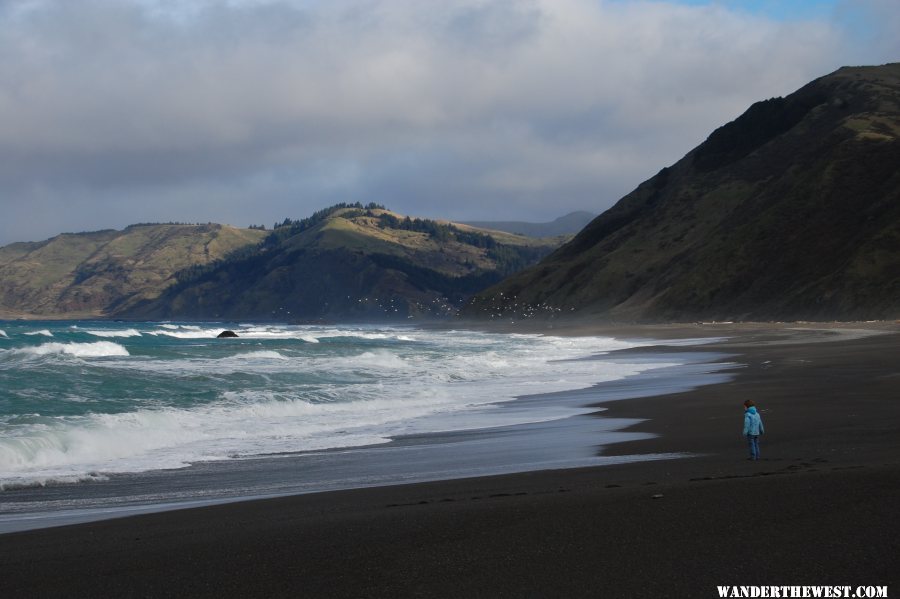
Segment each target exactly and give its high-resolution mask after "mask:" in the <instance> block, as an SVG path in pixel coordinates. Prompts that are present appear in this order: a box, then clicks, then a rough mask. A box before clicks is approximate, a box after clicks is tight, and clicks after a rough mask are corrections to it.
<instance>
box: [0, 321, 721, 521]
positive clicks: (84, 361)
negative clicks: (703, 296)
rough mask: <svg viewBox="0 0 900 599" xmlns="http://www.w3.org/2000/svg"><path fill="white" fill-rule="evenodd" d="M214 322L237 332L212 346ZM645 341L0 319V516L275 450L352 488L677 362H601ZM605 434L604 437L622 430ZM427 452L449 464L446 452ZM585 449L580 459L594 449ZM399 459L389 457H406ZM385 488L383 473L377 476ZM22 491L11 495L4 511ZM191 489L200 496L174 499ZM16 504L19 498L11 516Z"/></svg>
mask: <svg viewBox="0 0 900 599" xmlns="http://www.w3.org/2000/svg"><path fill="white" fill-rule="evenodd" d="M226 328H227V329H231V330H234V331H236V332H237V334H238V337H237V338H232V339H217V338H216V335H217V334H218V333H219V332H221V331H222V330H224V329H226ZM653 343H654V342H652V341H634V340H631V341H628V340H617V339H612V338H609V337H577V338H573V337H554V336H546V335H516V334H495V333H484V332H477V331H470V330H430V329H428V330H426V329H419V328H415V327H402V326H293V325H278V324H267V325H259V324H240V323H221V324H219V323H216V324H209V323H155V322H148V323H112V322H23V321H16V322H0V502H2V501H3V500H4V499H6V500H9V502H8V503H6V504H5V505H6V509H5V510H4V509H3V508H2V507H0V513H2V512H4V511H6V512H7V513H8V512H10V511H16V510H18V511H22V510H24V509H26V508H24V507H22V505H25V504H27V509H28V510H35V509H62V508H71V507H72V505H71V502H70V503H66V498H69V499H71V498H72V497H80V496H81V495H83V494H84V493H86V491H84V490H83V488H84V485H88V486H89V487H90V488H91V489H92V491H91V492H92V493H96V492H97V491H94V490H93V489H105V488H108V489H112V488H113V487H114V486H115V485H114V484H113V482H115V483H116V484H120V481H121V480H141V481H147V480H149V479H150V478H153V477H160V476H162V474H160V473H173V472H180V473H181V474H179V475H178V476H181V477H182V478H179V479H178V481H179V482H177V483H173V482H171V481H170V483H167V484H168V485H169V486H172V487H174V486H180V487H184V486H185V480H186V479H184V476H186V475H185V474H184V472H191V471H192V470H191V468H190V467H191V466H193V468H194V470H193V471H196V472H203V473H209V472H212V471H215V472H229V473H231V474H229V476H230V477H231V478H232V479H235V480H236V479H237V478H240V476H239V475H235V473H236V472H239V471H240V472H248V471H249V469H248V464H251V465H255V466H254V468H255V469H256V470H258V469H259V467H258V466H259V465H260V464H263V463H264V462H265V460H267V459H268V460H270V462H265V463H274V462H271V460H272V459H273V457H275V456H301V457H302V456H306V458H307V459H306V461H305V462H300V464H301V467H300V468H299V471H302V472H306V473H307V475H309V474H308V473H309V472H313V470H314V469H312V468H310V469H304V468H302V464H313V463H314V459H313V458H316V459H319V458H320V457H321V456H322V455H331V456H336V455H340V456H342V457H340V458H337V457H332V458H329V459H332V460H335V459H341V460H344V461H347V460H350V461H352V458H351V457H347V456H353V455H357V454H358V455H363V454H364V455H365V456H367V457H366V458H365V459H364V460H363V461H364V462H365V464H367V465H360V466H358V467H355V468H356V470H355V471H354V472H356V474H354V476H356V477H357V478H358V477H359V476H360V474H365V473H370V472H372V471H374V470H377V469H378V466H377V465H378V464H380V463H381V462H380V460H383V459H387V460H388V461H390V460H391V459H394V458H390V457H389V456H390V455H391V454H390V453H388V452H381V453H378V452H375V453H373V452H372V451H371V448H379V447H384V448H389V447H391V442H392V440H396V439H416V438H423V436H425V437H427V436H429V435H431V436H432V437H433V438H439V437H434V435H441V434H444V435H446V434H451V433H453V434H460V433H461V432H464V431H469V432H470V433H475V432H478V433H479V434H480V432H483V431H494V432H495V433H496V432H497V431H511V430H520V431H521V430H526V429H527V427H538V426H543V429H544V430H549V429H548V428H547V424H548V423H559V422H562V421H565V420H567V419H570V417H573V416H576V415H579V414H585V413H587V412H589V411H590V410H589V409H588V408H586V407H585V406H586V402H585V401H584V399H581V400H579V401H531V402H528V401H522V400H519V401H514V400H515V399H516V398H517V397H521V396H530V395H533V394H547V393H551V394H553V393H556V394H560V393H561V392H568V393H570V396H569V397H572V396H571V392H575V391H577V390H583V389H587V388H590V387H591V386H592V385H595V384H597V383H607V384H611V383H614V382H615V381H624V380H629V381H631V380H637V379H642V378H643V380H650V379H649V378H647V377H652V376H653V373H657V375H661V374H662V373H671V372H673V370H672V369H673V368H679V367H682V368H683V367H684V366H685V363H686V362H689V361H690V360H688V359H686V358H685V357H675V356H672V355H668V356H657V357H655V358H642V359H638V358H632V359H609V360H605V359H603V356H604V355H609V352H613V351H615V350H619V349H626V348H629V347H635V346H639V345H652V344H653ZM684 343H686V344H691V343H692V342H691V341H687V342H684ZM589 358H590V359H589ZM695 361H696V362H700V360H699V359H698V360H695ZM702 370H703V372H710V371H711V370H715V368H711V367H709V365H708V364H706V366H704V367H703V368H702ZM692 372H693V373H694V374H697V372H699V371H696V372H695V371H692ZM706 382H712V380H711V379H710V380H709V381H706ZM695 383H696V381H694V382H692V383H691V384H695ZM594 420H596V419H594ZM542 423H543V424H542ZM613 424H614V425H615V426H613ZM613 424H611V425H610V426H606V427H605V428H604V430H605V431H608V432H609V431H612V430H614V429H615V428H616V426H619V427H621V425H623V424H625V423H613ZM516 427H518V428H516ZM523 427H524V428H523ZM503 436H504V435H498V434H493V435H489V437H490V438H491V439H497V438H501V437H503ZM506 437H509V438H511V437H512V436H511V435H506ZM457 440H458V439H457ZM470 441H471V439H470ZM597 442H598V441H596V440H595V441H594V443H597ZM482 443H483V441H482ZM419 445H421V444H419ZM432 445H440V446H441V447H442V448H443V449H441V451H443V454H448V450H447V443H445V442H441V443H438V444H434V443H433V444H432ZM457 445H458V448H460V451H459V454H460V455H462V454H463V453H464V452H463V451H462V449H461V448H462V447H463V446H462V445H461V444H457ZM526 445H529V444H526ZM552 445H554V443H553V442H551V443H548V447H547V449H546V451H551V449H550V446H552ZM592 445H593V444H592V443H588V446H589V448H591V449H590V451H589V453H587V454H585V455H587V456H589V457H590V456H593V455H595V454H596V451H594V449H593V447H592ZM354 448H365V451H364V452H355V453H354V451H353V450H354ZM432 449H433V447H432ZM453 451H455V450H450V454H452V453H453ZM493 451H494V454H496V455H497V456H501V455H503V454H509V455H512V454H514V453H515V451H513V450H510V449H502V448H501V449H496V448H495V449H494V450H493ZM329 452H330V453H329ZM426 453H427V452H426ZM545 454H546V452H545V453H544V454H542V455H545ZM409 455H410V454H409V453H407V454H405V456H404V458H403V459H402V460H396V459H395V462H398V463H399V462H403V463H404V464H408V463H410V459H409ZM417 455H426V454H425V453H422V452H421V451H419V453H418V454H417ZM491 455H492V454H491V453H490V452H486V453H484V454H482V455H481V456H480V457H479V454H478V453H477V452H474V453H472V456H471V457H470V459H471V460H472V463H473V464H474V463H476V462H477V463H479V464H483V465H484V466H485V467H486V468H487V470H486V471H487V472H490V471H491V470H490V463H491V460H492V458H491ZM379 456H382V457H379ZM395 457H396V456H395ZM548 459H549V458H548ZM479 460H480V461H479ZM516 460H518V461H519V462H523V461H524V462H527V461H529V460H531V461H535V458H534V457H525V456H524V454H523V455H522V456H521V457H518V458H516ZM413 461H415V460H413ZM427 461H428V460H425V462H427ZM500 461H503V460H500ZM537 461H540V460H537ZM281 463H282V462H279V464H281ZM348 463H349V462H348ZM429 463H431V464H432V465H431V466H429V465H428V463H424V462H422V458H420V459H419V466H418V468H419V470H418V472H419V474H418V475H417V476H418V478H428V476H427V474H428V470H429V469H434V468H435V466H434V462H429ZM537 466H539V464H538V465H537ZM217 467H218V470H217V469H216V468H217ZM281 467H282V466H280V465H279V466H278V468H281ZM348 467H349V466H348ZM479 467H480V466H479ZM528 467H529V466H528V464H524V463H522V464H517V465H516V466H515V467H505V469H507V470H515V469H527V468H528ZM503 469H504V468H501V469H500V470H503ZM400 470H402V468H401V469H400ZM400 470H398V469H397V468H393V469H392V472H394V473H395V475H396V476H395V479H396V480H406V479H408V478H409V476H405V475H403V473H402V472H400ZM423 472H424V474H425V476H422V474H423ZM460 474H462V475H465V472H464V471H462V470H461V471H460ZM277 476H278V477H283V474H279V475H277ZM346 476H347V477H348V478H347V481H350V482H346V483H345V484H344V485H341V484H335V483H333V482H332V484H326V483H325V482H323V481H319V483H322V484H319V483H317V481H318V479H316V480H312V479H310V480H308V481H307V483H308V486H307V487H304V490H316V485H317V484H319V486H320V487H321V488H330V487H335V486H353V485H354V483H353V482H352V481H351V480H350V479H352V478H353V477H352V476H350V475H346ZM385 476H387V475H385ZM441 476H443V475H441V474H440V473H435V476H434V477H441ZM129 477H130V478H129ZM270 478H272V479H275V478H276V477H275V476H274V475H273V476H272V477H270ZM173 480H174V479H173ZM192 480H193V479H192ZM109 481H113V482H109ZM117 481H119V482H117ZM385 481H387V482H390V477H387V478H386V479H384V480H380V481H379V482H385ZM210 484H211V483H208V482H206V483H198V482H196V480H194V482H193V483H191V484H190V485H189V486H192V488H195V491H196V489H201V488H202V487H204V485H206V486H209V485H210ZM216 484H218V483H216ZM230 484H231V483H230ZM267 484H268V483H267ZM104 485H106V486H104ZM213 486H215V485H213ZM232 486H233V487H234V488H235V489H237V488H238V487H240V489H241V490H240V491H239V492H238V491H234V492H233V493H232V494H244V495H246V494H253V493H254V491H253V489H251V488H250V487H252V486H253V485H249V486H248V485H243V484H232ZM269 487H271V484H269V486H268V487H267V488H269ZM78 489H81V490H78ZM170 491H171V489H170ZM23 493H26V494H27V501H20V500H21V499H22V497H23V496H24V495H23ZM122 493H123V492H122V491H121V489H119V490H112V491H108V492H107V493H106V495H107V496H108V498H109V497H112V496H115V495H117V494H119V495H121V494H122ZM41 494H43V495H41ZM80 494H81V495H80ZM157 495H159V496H160V497H163V496H166V497H171V496H172V494H171V493H169V494H166V493H158V494H157ZM188 495H190V494H188ZM202 495H203V490H202V489H201V490H200V491H196V492H194V494H193V495H191V496H202ZM179 496H180V497H181V496H187V495H183V494H182V495H179ZM51 498H52V502H56V503H52V502H51ZM45 499H46V500H47V502H45V503H41V502H42V501H44V500H45ZM13 500H15V501H13ZM79 501H82V500H79ZM136 501H137V500H136ZM16 502H20V503H21V505H19V504H17V505H19V507H18V508H16V509H12V508H11V507H10V506H12V505H14V504H16ZM60 502H62V503H60ZM79 505H80V504H79Z"/></svg>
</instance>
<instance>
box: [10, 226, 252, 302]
mask: <svg viewBox="0 0 900 599" xmlns="http://www.w3.org/2000/svg"><path fill="white" fill-rule="evenodd" d="M264 236H265V232H264V231H258V230H253V229H238V228H235V227H231V226H227V225H217V224H207V225H183V224H145V225H132V226H130V227H127V228H126V229H125V230H123V231H116V230H111V229H110V230H104V231H95V232H91V233H64V234H62V235H57V236H56V237H53V238H51V239H48V240H46V241H41V242H34V243H13V244H10V245H7V246H4V247H0V281H2V282H3V284H2V286H0V318H29V317H30V318H41V317H44V318H65V317H70V318H86V317H102V316H106V315H109V314H111V313H113V312H115V311H117V310H123V309H127V307H128V306H130V305H131V304H132V303H134V302H138V301H142V300H148V299H152V298H154V297H156V296H157V295H159V293H160V291H161V290H162V289H164V288H165V287H167V286H169V285H171V284H172V283H174V282H175V278H174V277H175V273H176V272H178V271H180V270H182V269H184V268H187V267H189V266H191V265H193V264H206V263H210V262H213V261H215V260H219V259H221V258H223V257H225V256H226V255H227V254H229V253H230V252H233V251H234V250H236V249H239V248H241V247H244V246H248V245H255V244H256V243H258V242H259V241H261V240H262V239H263V237H264Z"/></svg>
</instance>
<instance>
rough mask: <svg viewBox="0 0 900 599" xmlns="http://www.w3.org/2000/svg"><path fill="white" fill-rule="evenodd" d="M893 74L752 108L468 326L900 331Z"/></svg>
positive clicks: (898, 112)
mask: <svg viewBox="0 0 900 599" xmlns="http://www.w3.org/2000/svg"><path fill="white" fill-rule="evenodd" d="M898 164H900V64H890V65H884V66H881V67H844V68H842V69H839V70H837V71H835V72H834V73H831V74H830V75H826V76H824V77H821V78H819V79H816V80H814V81H812V82H811V83H809V84H807V85H805V86H803V87H802V88H800V89H799V90H798V91H797V92H795V93H793V94H790V95H789V96H786V97H785V98H773V99H770V100H764V101H762V102H757V103H755V104H754V105H752V106H751V107H750V108H749V109H748V110H747V111H746V112H744V113H743V114H742V115H740V116H739V117H738V118H737V119H735V120H734V121H731V122H730V123H727V124H725V125H723V126H722V127H719V128H718V129H716V130H715V131H713V132H712V133H711V134H710V136H709V137H708V138H707V140H706V141H704V142H703V143H702V144H700V145H699V146H698V147H697V148H694V149H693V150H691V151H690V152H688V153H687V154H686V155H685V156H684V157H683V158H682V159H681V160H679V161H678V162H676V163H675V164H673V165H671V166H669V167H666V168H663V169H662V170H660V171H659V172H658V173H657V174H656V175H654V176H653V177H651V178H650V179H648V180H647V181H645V182H643V183H642V184H641V185H639V186H638V187H637V188H636V189H635V190H634V191H632V192H631V193H629V194H628V195H626V196H625V197H623V198H622V199H621V200H620V201H619V202H618V203H616V204H615V205H614V206H613V207H612V208H610V209H609V210H608V211H606V212H604V213H603V214H601V215H600V216H598V217H597V218H596V219H594V220H593V221H592V222H591V223H590V224H588V225H587V226H586V227H585V228H584V229H583V230H582V231H581V232H580V233H579V234H578V235H576V237H575V238H574V239H573V240H572V241H571V242H569V243H568V244H566V245H564V246H562V247H561V248H560V249H559V250H557V251H556V252H554V253H553V254H551V255H550V256H548V257H547V258H546V259H545V260H543V261H542V262H541V263H539V264H538V265H536V266H534V267H531V268H529V269H526V270H524V271H523V272H521V273H518V274H516V275H514V276H512V277H511V278H509V279H508V280H506V281H504V282H502V283H500V284H499V285H497V286H495V287H493V288H491V289H489V290H486V291H485V292H483V293H481V294H479V295H477V296H476V297H475V298H474V299H473V301H472V303H471V304H470V305H469V306H467V307H466V309H465V310H464V314H465V315H466V316H479V317H499V316H508V315H513V316H515V315H517V316H520V317H521V316H528V315H541V314H542V315H545V316H550V315H554V314H562V313H566V314H579V315H582V316H591V317H594V318H602V319H606V320H618V321H672V320H694V319H712V320H798V319H806V320H822V319H843V320H857V319H882V318H896V317H898V316H900V171H898V169H897V167H896V165H898Z"/></svg>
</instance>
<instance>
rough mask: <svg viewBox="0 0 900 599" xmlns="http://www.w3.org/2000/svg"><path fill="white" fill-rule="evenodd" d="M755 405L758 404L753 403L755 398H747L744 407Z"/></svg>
mask: <svg viewBox="0 0 900 599" xmlns="http://www.w3.org/2000/svg"><path fill="white" fill-rule="evenodd" d="M754 405H756V404H754V403H753V400H752V399H748V400H746V401H745V402H744V407H745V408H750V407H752V406H754Z"/></svg>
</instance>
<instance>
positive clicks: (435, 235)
mask: <svg viewBox="0 0 900 599" xmlns="http://www.w3.org/2000/svg"><path fill="white" fill-rule="evenodd" d="M378 226H379V227H381V228H382V229H399V230H402V231H416V232H418V233H425V234H426V235H428V236H429V237H431V238H432V239H434V240H436V241H441V242H444V241H450V240H453V239H455V240H456V241H458V242H460V243H465V244H466V245H472V246H475V247H478V248H484V249H493V248H495V247H497V246H498V245H499V244H498V243H497V241H496V240H495V239H494V238H493V237H491V236H490V235H485V234H484V233H479V232H477V231H463V230H462V229H459V228H458V227H455V226H453V225H445V224H443V223H439V222H437V221H436V220H431V219H429V218H410V217H408V216H407V217H406V218H397V217H396V216H394V215H393V214H381V215H380V216H379V217H378Z"/></svg>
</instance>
